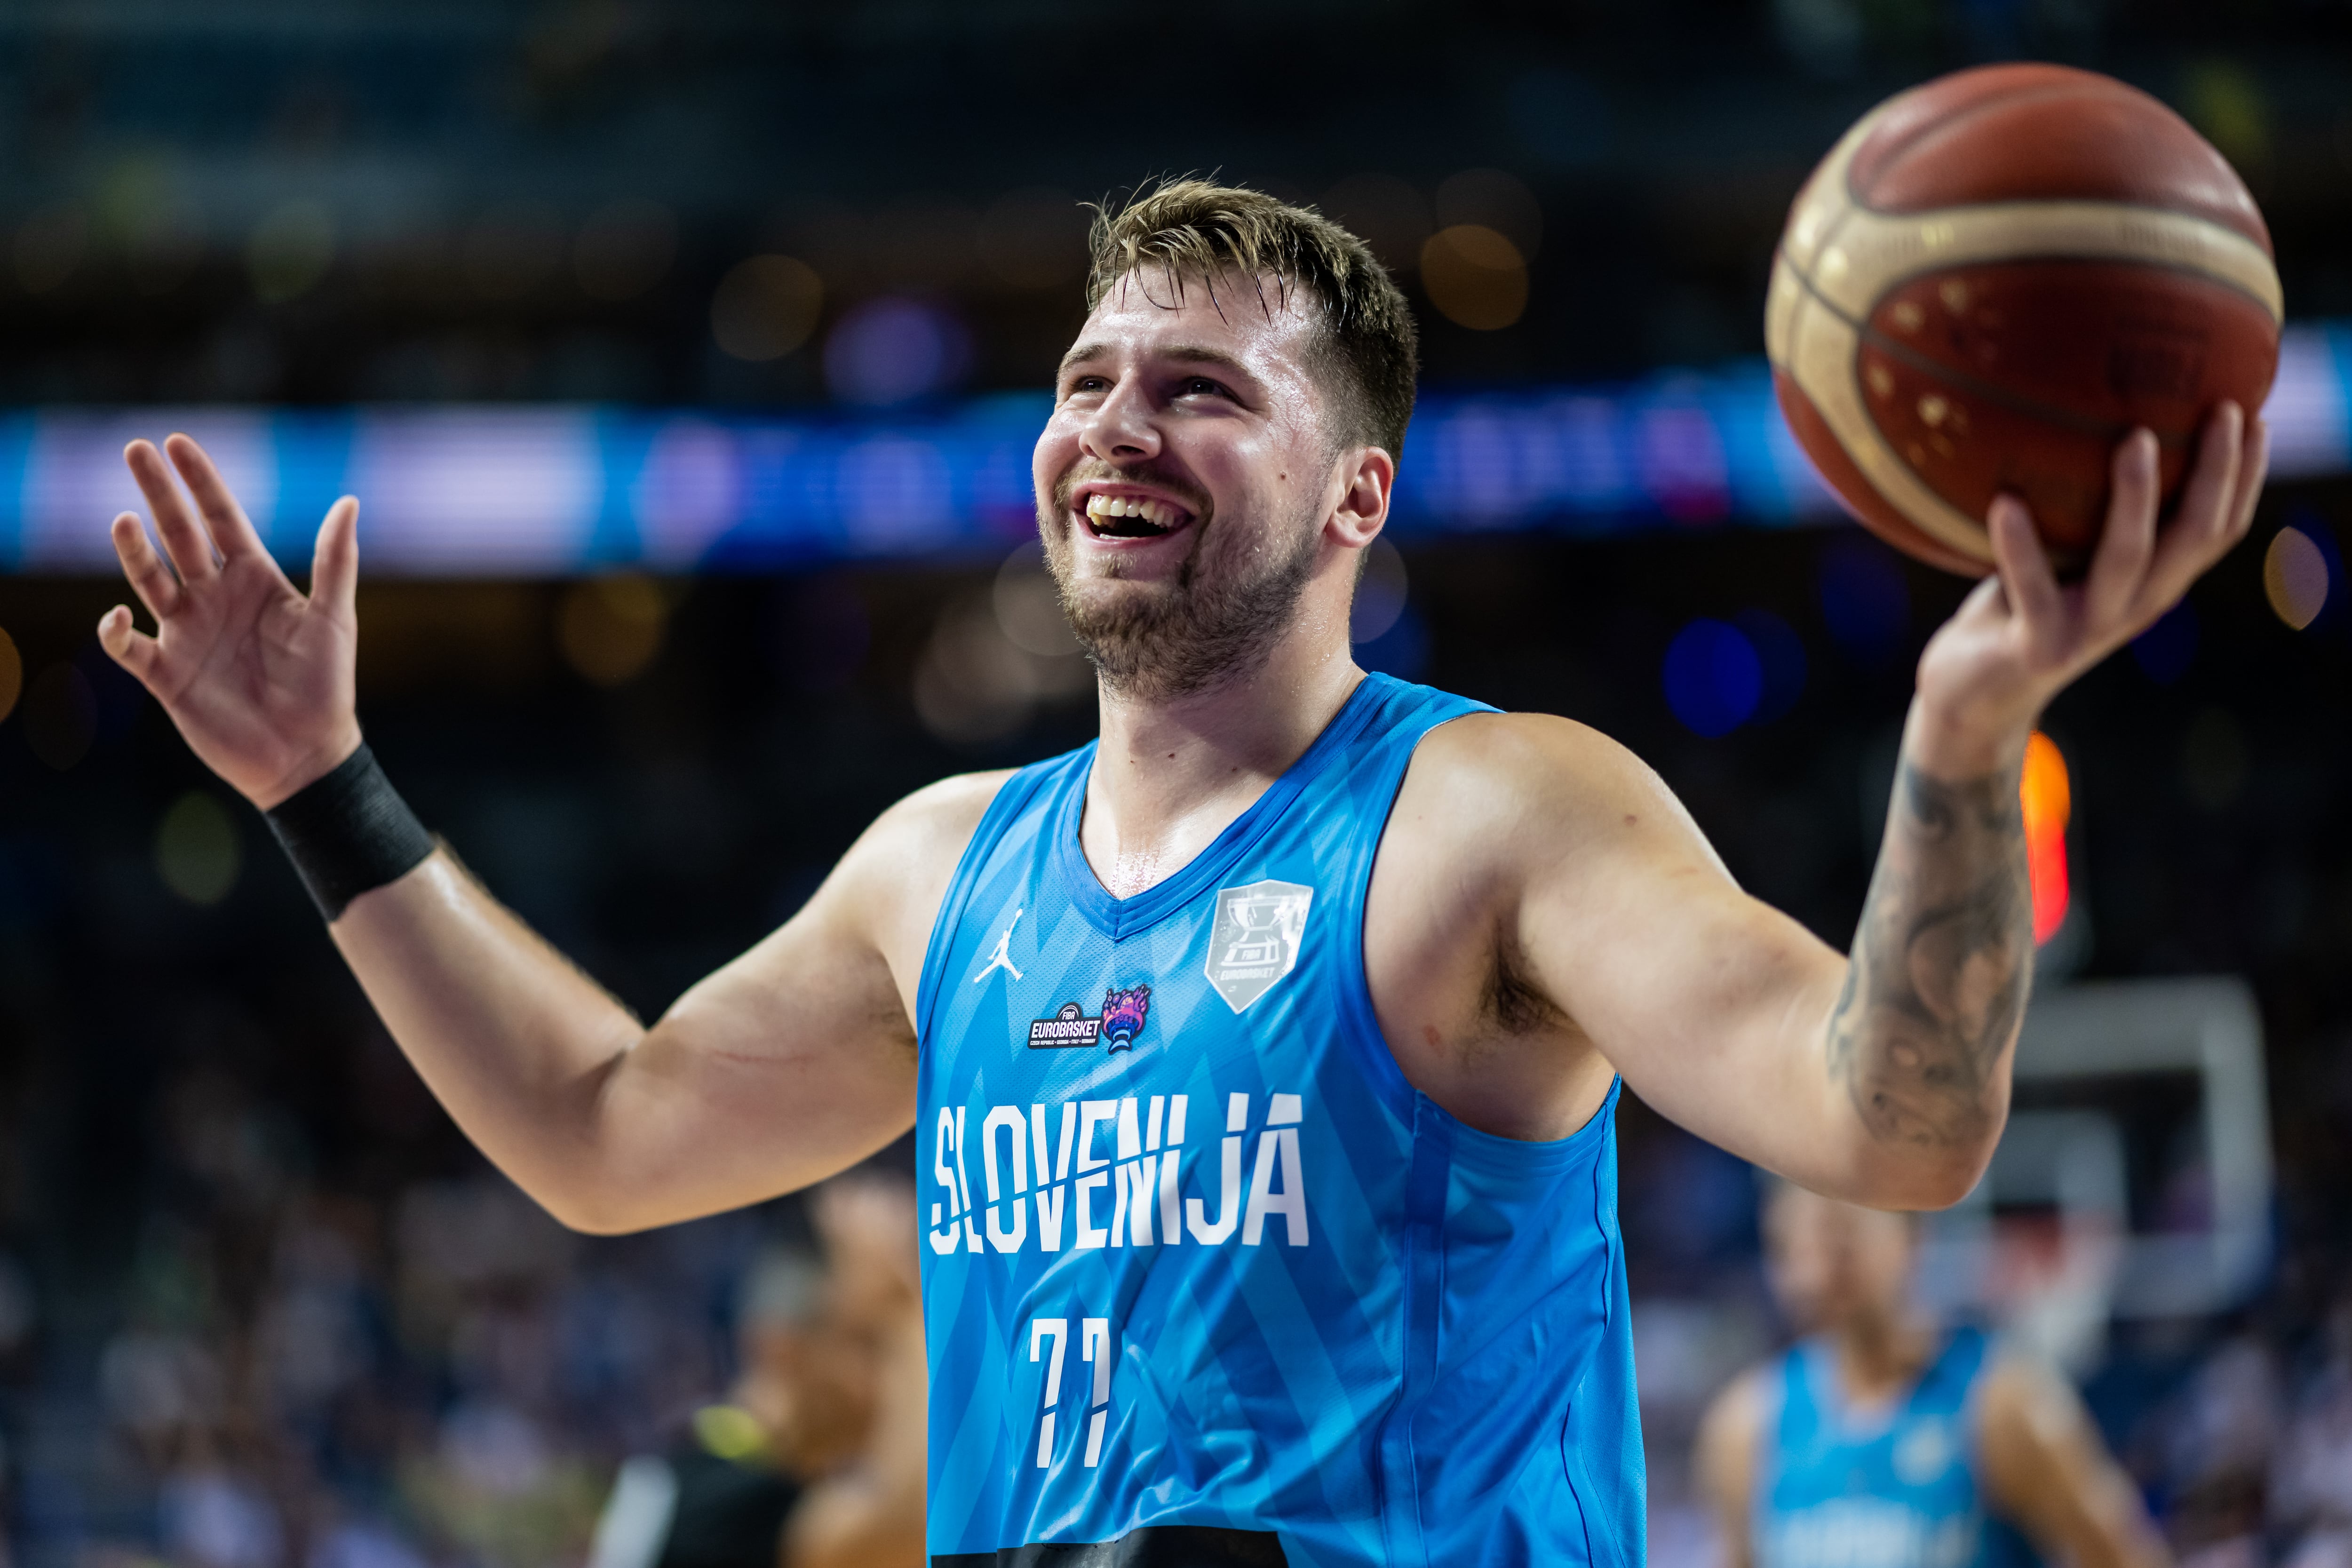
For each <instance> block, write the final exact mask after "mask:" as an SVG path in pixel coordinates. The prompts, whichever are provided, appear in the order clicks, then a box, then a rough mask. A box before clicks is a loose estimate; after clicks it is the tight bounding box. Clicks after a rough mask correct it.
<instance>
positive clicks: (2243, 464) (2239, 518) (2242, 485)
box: [2223, 419, 2271, 549]
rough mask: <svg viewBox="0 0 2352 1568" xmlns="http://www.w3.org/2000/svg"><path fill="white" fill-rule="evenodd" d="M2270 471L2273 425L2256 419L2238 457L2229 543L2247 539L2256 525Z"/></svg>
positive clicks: (2248, 429)
mask: <svg viewBox="0 0 2352 1568" xmlns="http://www.w3.org/2000/svg"><path fill="white" fill-rule="evenodd" d="M2270 471H2271V427H2270V424H2269V422H2268V421H2266V420H2263V419H2256V420H2254V421H2253V422H2252V424H2251V425H2249V426H2247V429H2246V444H2245V447H2244V450H2243V452H2242V455H2241V456H2240V457H2239V458H2238V493H2237V495H2236V496H2234V497H2232V498H2231V502H2230V541H2229V542H2230V544H2235V543H2237V542H2238V541H2240V540H2241V539H2243V538H2245V537H2246V531H2247V530H2249V529H2251V528H2252V527H2253V526H2254V509H2255V508H2256V507H2258V506H2260V505H2262V501H2263V481H2264V480H2265V479H2268V478H2269V477H2270ZM2223 548H2224V549H2227V548H2228V546H2226V545H2225V546H2224V547H2223Z"/></svg>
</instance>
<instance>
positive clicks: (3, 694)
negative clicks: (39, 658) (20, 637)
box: [0, 631, 25, 720]
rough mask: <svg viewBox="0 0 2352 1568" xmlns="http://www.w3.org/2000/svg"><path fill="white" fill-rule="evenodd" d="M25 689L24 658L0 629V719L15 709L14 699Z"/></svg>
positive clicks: (3, 718)
mask: <svg viewBox="0 0 2352 1568" xmlns="http://www.w3.org/2000/svg"><path fill="white" fill-rule="evenodd" d="M24 689H25V660H24V658H22V656H20V655H19V654H18V653H17V652H16V642H15V641H14V640H13V639H11V638H10V637H9V636H8V634H7V633H6V632H5V631H0V720H5V719H6V718H7V717H8V715H9V714H11V713H13V712H15V711H16V699H17V697H18V696H19V695H21V694H22V693H23V691H24Z"/></svg>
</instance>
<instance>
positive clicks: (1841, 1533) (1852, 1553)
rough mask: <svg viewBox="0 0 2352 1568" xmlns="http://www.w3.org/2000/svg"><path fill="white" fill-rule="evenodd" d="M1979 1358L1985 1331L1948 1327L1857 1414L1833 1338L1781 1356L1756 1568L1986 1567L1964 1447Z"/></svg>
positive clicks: (1763, 1463) (1979, 1507) (1972, 1430)
mask: <svg viewBox="0 0 2352 1568" xmlns="http://www.w3.org/2000/svg"><path fill="white" fill-rule="evenodd" d="M1988 1363H1989V1355H1988V1342H1987V1341H1986V1339H1985V1336H1984V1335H1983V1334H1982V1333H1981V1332H1979V1331H1977V1330H1975V1329H1968V1328H1963V1329H1959V1330H1957V1331H1954V1332H1953V1333H1952V1334H1951V1336H1950V1337H1949V1338H1948V1340H1947V1341H1946V1342H1945V1344H1944V1347H1943V1349H1942V1351H1941V1352H1938V1354H1937V1357H1936V1359H1935V1360H1934V1361H1933V1362H1931V1363H1928V1365H1927V1368H1926V1370H1925V1371H1923V1372H1921V1373H1920V1374H1919V1377H1918V1380H1917V1381H1916V1383H1915V1384H1912V1386H1911V1388H1910V1389H1909V1390H1908V1391H1907V1392H1906V1394H1903V1395H1902V1396H1901V1397H1899V1398H1897V1399H1895V1400H1894V1401H1892V1402H1891V1403H1889V1404H1888V1405H1885V1406H1882V1407H1879V1408H1876V1409H1871V1410H1861V1409H1856V1408H1855V1407H1853V1405H1851V1404H1849V1403H1848V1401H1847V1400H1846V1399H1845V1397H1844V1395H1843V1393H1841V1391H1840V1389H1839V1384H1838V1371H1837V1351H1836V1348H1835V1347H1834V1346H1833V1345H1832V1344H1830V1343H1829V1342H1826V1341H1822V1340H1808V1341H1806V1342H1803V1343H1802V1344H1800V1345H1798V1346H1797V1347H1796V1348H1795V1349H1793V1350H1791V1351H1790V1352H1789V1353H1788V1354H1787V1355H1786V1356H1785V1357H1783V1358H1782V1360H1781V1362H1780V1376H1779V1377H1778V1378H1777V1379H1775V1380H1774V1381H1775V1383H1776V1384H1778V1392H1779V1394H1780V1410H1779V1412H1778V1414H1777V1415H1772V1414H1769V1413H1768V1414H1767V1416H1766V1418H1765V1422H1764V1429H1763V1436H1764V1441H1763V1442H1762V1443H1761V1444H1760V1445H1759V1449H1758V1464H1757V1470H1756V1486H1755V1541H1756V1562H1757V1568H1990V1563H1991V1559H1990V1557H1989V1554H1988V1542H1989V1540H1990V1535H1989V1531H1988V1522H1989V1521H1987V1519H1986V1517H1985V1513H1984V1500H1983V1497H1982V1496H1981V1494H1980V1492H1979V1487H1978V1484H1977V1443H1976V1432H1977V1409H1976V1391H1977V1388H1978V1386H1979V1383H1980V1381H1981V1379H1982V1376H1983V1373H1984V1372H1985V1370H1986V1368H1987V1365H1988Z"/></svg>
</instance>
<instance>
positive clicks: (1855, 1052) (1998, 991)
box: [1829, 761, 2033, 1148]
mask: <svg viewBox="0 0 2352 1568" xmlns="http://www.w3.org/2000/svg"><path fill="white" fill-rule="evenodd" d="M2032 977H2033V905H2032V894H2031V891H2030V890H2029V889H2028V886H2027V882H2026V872H2025V830H2024V824H2023V822H2022V820H2021V816H2020V813H2019V809H2018V801H2017V777H2016V774H2015V773H2013V772H2007V771H2004V772H2002V773H1995V774H1992V775H1990V776H1988V777H1985V778H1979V779H1970V780H1969V781H1967V782H1966V783H1962V784H1949V783H1947V782H1945V781H1943V780H1940V779H1934V778H1930V777H1928V776H1927V774H1925V773H1921V772H1919V771H1918V769H1916V768H1915V767H1913V766H1912V765H1911V764H1910V763H1909V762H1908V761H1906V762H1905V763H1903V765H1902V771H1901V774H1900V776H1899V777H1898V779H1897V780H1896V783H1895V804H1894V811H1893V816H1892V817H1891V819H1890V821H1889V823H1888V826H1887V831H1886V842H1885V846H1884V847H1882V848H1881V850H1880V852H1879V857H1878V869H1877V871H1876V873H1875V874H1874V875H1873V876H1872V878H1871V880H1870V894H1869V897H1868V898H1867V899H1866V900H1864V904H1863V910H1862V924H1861V927H1860V929H1859V930H1858V931H1855V933H1854V942H1853V959H1852V961H1851V963H1849V964H1848V966H1847V969H1846V978H1845V989H1844V991H1843V993H1842V994H1840V995H1839V997H1838V1003H1837V1008H1836V1010H1835V1011H1834V1012H1833V1013H1832V1014H1831V1016H1830V1029H1829V1069H1830V1074H1831V1076H1832V1078H1833V1079H1843V1080H1844V1082H1845V1085H1846V1089H1847V1092H1848V1093H1850V1094H1851V1095H1853V1104H1854V1109H1855V1110H1858V1111H1859V1112H1861V1114H1862V1120H1863V1124H1864V1126H1866V1127H1868V1128H1869V1129H1870V1131H1871V1133H1872V1135H1873V1136H1874V1137H1875V1138H1877V1139H1878V1140H1879V1141H1880V1142H1896V1143H1909V1144H1915V1145H1924V1146H1927V1147H1935V1148H1942V1147H1948V1146H1950V1145H1954V1144H1964V1143H1969V1142H1974V1141H1976V1140H1977V1139H1978V1138H1979V1137H1981V1136H1983V1134H1984V1132H1985V1131H1986V1130H1987V1128H1988V1126H1989V1125H1990V1123H1991V1122H1992V1121H1995V1120H1996V1119H1997V1118H1998V1116H1999V1115H2000V1109H2001V1108H2000V1106H1999V1105H1997V1104H1995V1103H1994V1102H1993V1100H1992V1089H1991V1086H1992V1081H1993V1077H1994V1073H1995V1071H1996V1069H1997V1068H1998V1067H1999V1065H2000V1059H2001V1056H2002V1054H2003V1053H2004V1052H2005V1051H2007V1050H2008V1049H2009V1047H2010V1044H2011V1041H2012V1040H2013V1039H2014V1038H2015V1037H2016V1034H2017V1026H2018V1021H2019V1020H2020V1019H2021V1017H2022V1016H2024V1013H2025V997H2026V992H2027V990H2028V988H2029V987H2030V986H2031V984H2032Z"/></svg>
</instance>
